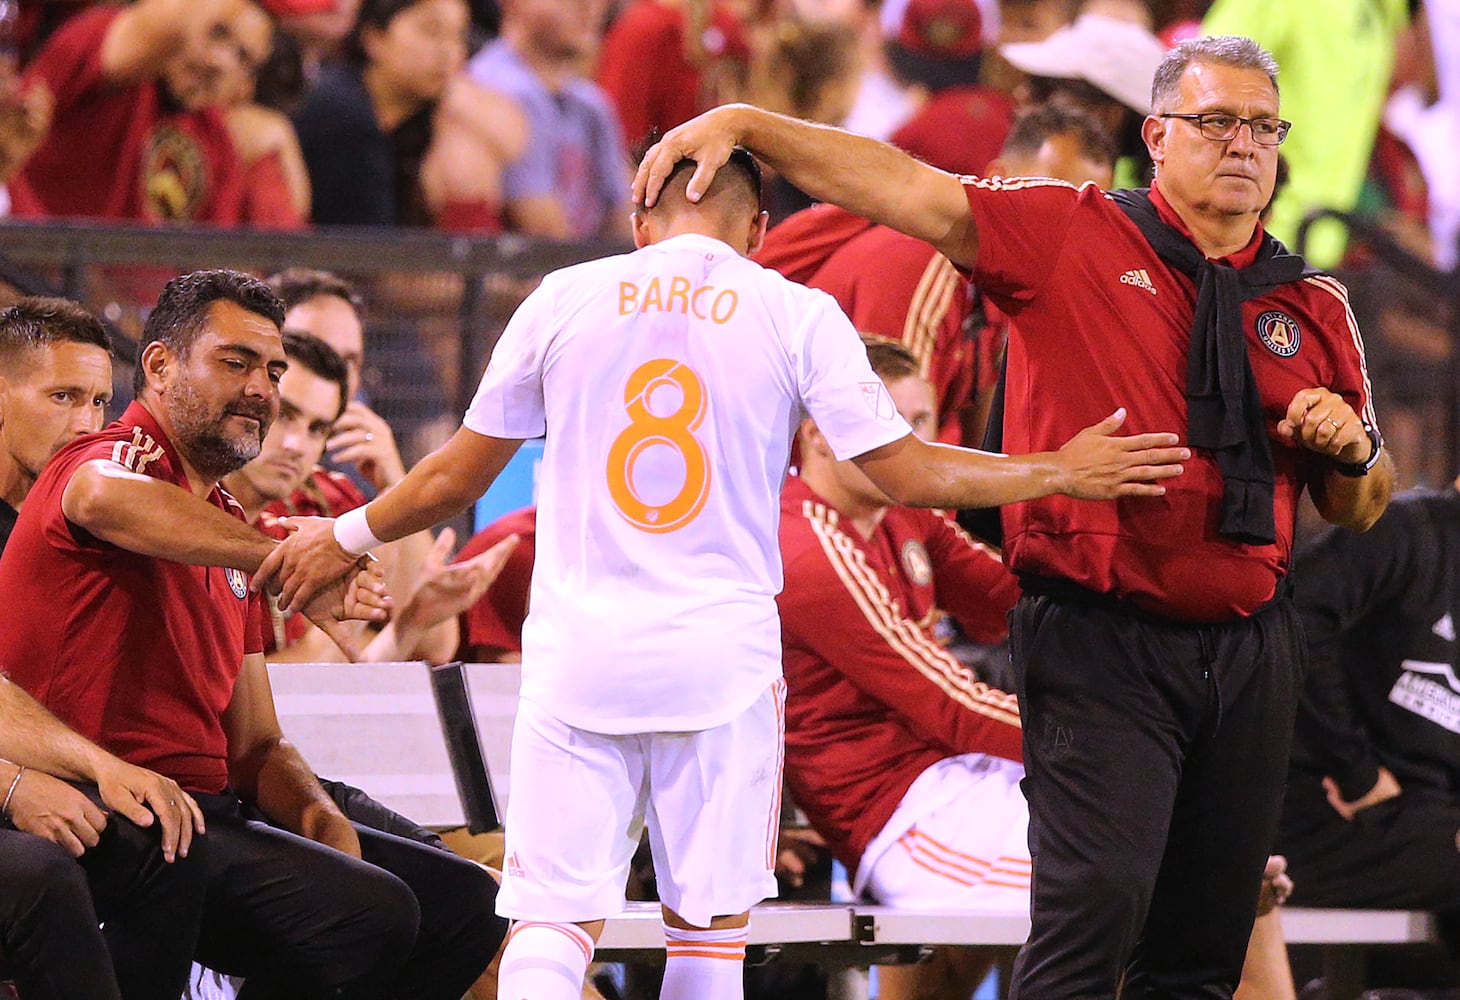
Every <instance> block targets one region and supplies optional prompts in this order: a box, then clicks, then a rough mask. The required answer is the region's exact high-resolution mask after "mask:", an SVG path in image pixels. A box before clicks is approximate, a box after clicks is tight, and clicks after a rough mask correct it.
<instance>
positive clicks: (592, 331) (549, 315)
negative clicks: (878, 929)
mask: <svg viewBox="0 0 1460 1000" xmlns="http://www.w3.org/2000/svg"><path fill="white" fill-rule="evenodd" d="M730 163H731V164H732V166H733V169H730V170H724V169H722V170H721V171H720V172H719V173H718V174H716V176H715V180H714V184H713V185H712V186H711V189H710V191H709V192H708V193H707V194H706V195H705V197H704V198H703V199H701V200H700V201H699V202H698V203H695V204H691V203H690V202H689V201H688V200H687V199H686V198H685V197H684V188H685V184H686V183H687V181H688V179H689V177H690V174H691V173H692V172H693V168H694V164H693V162H692V161H688V160H686V161H684V162H683V163H682V164H680V169H678V170H676V172H675V173H674V175H673V176H672V177H671V179H670V181H669V182H668V184H667V185H666V188H665V190H666V192H667V193H666V194H664V195H661V196H660V198H659V201H658V203H657V204H656V205H655V206H654V208H653V209H649V210H645V209H643V208H642V207H641V208H640V209H639V211H638V212H637V213H636V214H635V217H634V235H635V242H636V244H637V245H638V246H639V248H640V249H638V250H637V251H636V252H634V253H631V254H626V255H623V256H617V257H611V258H607V259H604V260H599V261H594V262H591V263H587V264H581V265H578V266H576V267H570V268H566V269H564V270H562V271H558V272H555V273H553V274H550V275H548V276H547V277H546V278H545V279H543V282H542V285H541V286H540V287H539V288H538V289H537V290H536V291H535V292H533V294H532V295H530V296H529V297H528V299H527V300H526V301H525V302H524V303H523V304H522V306H521V308H520V309H519V310H518V311H517V313H516V315H515V316H513V318H512V321H511V322H510V323H509V324H508V326H507V329H506V331H505V332H504V333H503V335H502V339H501V341H500V342H499V343H498V344H497V347H496V349H495V350H494V351H493V353H492V359H491V363H490V364H489V365H488V367H487V371H486V374H485V375H484V376H483V378H482V383H481V387H480V389H479V390H478V392H477V396H476V398H475V399H474V400H473V402H472V405H471V409H470V410H468V411H467V414H466V417H465V420H464V422H463V427H462V428H461V430H459V431H458V432H457V433H456V435H455V436H454V437H453V438H452V439H451V441H450V442H448V443H447V444H446V445H444V446H443V447H442V448H441V449H440V450H438V451H437V452H435V453H434V454H433V455H431V456H428V457H427V458H426V459H425V460H424V461H422V462H421V463H420V464H419V465H417V466H416V468H415V469H413V470H412V471H411V473H410V474H409V475H408V476H406V478H405V479H404V480H403V481H402V482H401V483H400V484H399V485H397V486H395V487H393V488H392V489H390V490H387V491H386V492H385V493H384V494H382V495H381V496H380V497H379V498H378V499H376V500H375V501H373V502H372V503H370V504H369V505H368V506H366V507H362V508H359V509H358V510H356V511H352V512H351V513H349V514H346V515H345V516H344V517H342V518H340V519H339V520H338V521H333V522H332V521H329V520H323V519H298V520H296V521H295V522H294V526H295V527H297V528H298V531H297V534H295V535H294V536H293V537H291V538H290V539H289V540H288V541H286V542H285V543H284V544H283V545H282V546H281V547H280V548H279V549H278V550H276V557H274V558H271V560H270V562H269V563H268V564H266V565H265V566H264V567H262V568H261V569H260V572H259V575H258V577H257V582H258V583H260V584H262V583H264V582H265V581H268V580H270V579H271V578H272V577H274V576H277V577H278V578H279V579H280V581H281V582H282V585H283V592H282V598H281V599H282V601H283V604H284V605H285V606H286V607H292V606H293V605H295V604H297V603H299V602H300V601H301V600H303V599H307V597H308V595H309V593H310V592H312V590H313V589H314V588H315V587H316V586H318V585H319V584H320V583H321V582H322V581H324V580H326V579H330V578H333V577H335V576H338V575H340V574H341V573H343V572H344V571H345V569H346V568H348V566H350V565H352V564H353V560H354V559H355V558H356V557H355V556H354V555H351V554H350V553H363V552H365V551H366V550H367V549H370V548H372V547H374V546H376V545H379V544H381V543H382V542H383V541H384V540H387V539H392V538H398V537H401V536H403V535H406V534H409V533H411V532H414V531H419V530H421V529H423V528H426V527H428V526H430V525H433V524H436V523H438V522H439V521H441V520H442V519H444V518H446V517H450V516H452V515H454V514H456V513H458V512H459V511H461V510H462V509H463V508H465V507H466V506H467V505H468V504H470V503H471V502H472V501H473V500H475V499H476V498H477V497H478V496H480V495H481V494H482V493H483V492H484V491H485V490H486V488H487V486H488V485H490V484H491V482H492V480H493V478H494V477H495V476H496V475H497V473H498V472H499V471H500V470H501V469H502V467H503V465H505V464H506V462H507V460H508V459H509V458H510V457H511V456H512V454H513V452H514V451H515V449H516V448H517V446H518V444H519V443H520V441H521V440H523V439H526V438H532V437H536V436H538V435H541V434H544V433H546V435H547V446H546V451H545V453H544V456H543V468H542V474H541V480H540V481H541V494H540V499H539V504H538V539H537V544H538V549H537V563H536V567H535V570H534V573H533V579H532V596H531V612H530V614H529V616H528V619H527V622H526V624H525V626H524V630H523V655H522V661H523V662H522V678H523V679H522V692H521V697H522V705H521V708H520V710H519V712H518V716H517V726H516V730H515V732H514V735H513V745H512V789H513V795H512V797H511V799H510V802H509V807H508V814H507V838H508V839H507V861H506V865H505V868H506V872H505V877H504V882H503V888H502V893H501V895H500V896H499V897H498V908H499V911H500V912H501V913H503V914H504V915H507V916H509V917H511V918H513V919H514V920H515V921H516V924H515V926H514V929H513V932H512V935H511V937H510V938H509V941H508V944H507V948H506V952H505V953H504V955H503V958H502V965H501V979H500V984H499V987H498V994H499V996H501V997H502V998H503V1000H525V998H531V1000H571V998H576V997H577V996H578V995H579V990H580V988H581V985H582V980H583V975H584V971H585V969H586V966H587V964H588V961H589V959H590V958H591V956H592V952H593V947H594V942H595V941H596V939H597V936H598V933H599V932H600V930H601V929H602V922H603V919H604V918H605V917H608V916H611V915H613V914H614V913H617V912H619V911H620V910H621V909H622V907H623V886H624V880H625V876H626V874H627V871H628V866H629V861H630V857H631V856H632V854H633V851H634V848H635V845H636V844H637V843H638V840H639V835H640V832H641V830H642V829H643V827H644V826H645V825H646V823H647V826H648V830H649V837H650V843H651V846H652V848H653V853H654V863H655V866H656V870H657V872H658V876H659V878H658V882H659V889H660V896H661V899H662V900H663V904H664V922H665V935H666V941H667V957H668V961H667V964H666V967H665V977H664V988H663V993H662V996H664V997H666V998H670V1000H726V998H731V1000H733V998H736V997H740V996H741V962H740V959H741V958H742V957H743V956H744V952H745V941H746V934H747V930H746V928H747V922H748V910H749V909H750V907H751V906H752V905H754V904H755V903H756V902H758V901H759V900H761V899H762V898H764V897H765V896H766V895H767V894H769V893H772V892H773V891H774V888H775V880H774V878H773V877H772V873H771V872H772V866H773V864H774V860H775V853H776V852H775V847H776V845H775V837H776V832H777V825H778V805H779V804H778V801H777V799H778V796H779V792H780V784H781V781H780V762H781V736H782V708H783V687H782V685H783V682H782V680H781V666H780V645H779V642H780V636H779V631H780V630H779V621H778V618H777V614H776V605H775V595H776V593H777V592H778V591H779V590H780V588H781V564H780V556H779V552H778V548H777V538H776V531H777V522H778V511H779V495H780V489H781V484H782V482H783V480H784V478H785V474H786V467H787V464H788V460H789V456H790V448H791V441H792V438H793V436H794V434H795V432H796V428H797V426H798V425H799V423H800V421H801V419H802V418H803V417H804V416H807V415H809V416H810V417H811V418H813V419H814V420H815V421H816V424H817V426H818V427H819V428H820V429H821V431H822V434H823V435H824V436H825V437H826V439H827V441H828V442H829V443H830V445H831V447H832V449H833V450H834V451H835V453H836V455H837V457H838V458H853V459H855V460H856V461H857V462H858V463H859V464H860V466H861V467H862V469H863V470H864V471H865V472H866V473H867V474H868V475H869V476H870V477H871V479H872V481H873V482H875V483H876V484H877V485H878V487H879V488H881V489H883V490H885V491H886V492H887V493H888V494H889V496H890V497H891V498H892V499H894V500H895V501H897V502H900V503H908V504H914V505H924V506H937V507H972V506H994V505H998V504H1003V503H1011V502H1015V501H1019V500H1024V499H1028V498H1033V497H1039V496H1045V495H1048V494H1050V493H1055V492H1063V493H1068V494H1070V495H1072V496H1078V497H1085V498H1088V499H1111V498H1115V497H1131V496H1155V495H1160V494H1161V493H1162V492H1163V491H1164V490H1163V487H1162V486H1161V485H1160V480H1163V479H1166V478H1169V477H1172V476H1175V475H1178V474H1180V472H1181V466H1180V464H1179V463H1180V462H1181V461H1183V460H1184V459H1186V458H1187V457H1189V455H1188V452H1187V451H1186V450H1185V449H1183V448H1178V447H1176V446H1175V445H1176V443H1177V438H1176V435H1174V434H1165V433H1146V434H1138V435H1132V436H1126V437H1117V436H1114V432H1115V431H1116V430H1117V429H1118V428H1119V427H1120V425H1121V423H1122V421H1123V419H1124V411H1117V412H1116V413H1115V414H1112V415H1111V416H1110V417H1109V418H1107V419H1106V420H1104V421H1102V422H1101V423H1099V424H1096V425H1094V426H1093V427H1090V428H1087V429H1086V430H1084V431H1082V432H1081V433H1080V434H1078V435H1076V436H1075V437H1074V438H1072V439H1071V440H1070V442H1069V443H1067V444H1066V445H1065V446H1064V447H1063V448H1061V449H1060V450H1059V451H1057V452H1046V453H1043V454H1038V455H1028V456H1020V457H1010V456H1003V455H989V454H984V453H980V452H974V451H967V450H963V449H959V448H952V447H947V446H941V445H930V444H926V443H924V442H922V441H920V440H919V439H918V438H916V437H914V436H913V435H912V433H911V431H910V430H909V428H908V426H907V424H906V423H905V422H904V421H903V419H902V417H901V416H899V415H898V412H897V409H896V407H895V406H894V405H893V403H892V401H891V399H890V398H889V397H888V395H887V392H886V390H885V388H884V387H883V384H882V381H881V379H879V378H878V377H877V376H876V375H875V374H873V373H872V370H871V368H870V367H869V365H868V363H867V355H866V351H865V349H864V348H863V346H862V343H861V341H860V340H859V338H858V336H857V333H856V331H855V330H854V329H853V328H852V326H851V324H850V323H849V322H848V321H847V319H846V317H845V316H844V315H843V314H842V313H841V312H840V311H839V310H838V309H837V307H836V306H835V304H834V303H833V301H832V299H831V297H830V296H828V295H825V294H824V293H821V292H814V291H811V290H809V289H806V288H804V287H802V286H800V285H796V284H793V283H791V282H789V281H787V280H785V279H784V278H782V277H780V276H779V275H778V274H776V273H774V272H772V271H768V270H765V269H763V268H761V267H760V266H759V265H757V264H754V263H752V262H751V261H750V260H748V259H746V255H748V254H750V253H752V252H754V250H755V249H756V248H757V246H758V245H759V243H760V240H761V237H762V236H763V234H764V232H765V224H766V223H765V215H764V214H763V213H762V212H761V211H760V172H759V167H758V165H757V164H756V162H755V160H754V159H753V158H752V157H751V156H750V155H749V154H748V153H746V152H745V151H743V150H739V151H737V152H736V153H735V155H733V156H732V157H731V159H730Z"/></svg>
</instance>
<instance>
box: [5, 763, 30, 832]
mask: <svg viewBox="0 0 1460 1000" xmlns="http://www.w3.org/2000/svg"><path fill="white" fill-rule="evenodd" d="M23 774H25V765H24V764H21V765H20V770H19V771H16V772H15V780H14V781H12V782H11V783H10V791H8V792H6V793H5V801H4V802H0V816H4V817H5V818H6V819H9V818H10V800H11V799H13V798H15V788H16V786H17V785H19V784H20V778H21V775H23Z"/></svg>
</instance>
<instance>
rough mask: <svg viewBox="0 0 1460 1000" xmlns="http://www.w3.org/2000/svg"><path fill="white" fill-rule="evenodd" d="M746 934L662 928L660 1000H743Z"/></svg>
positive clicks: (736, 930) (730, 930)
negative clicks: (662, 978)
mask: <svg viewBox="0 0 1460 1000" xmlns="http://www.w3.org/2000/svg"><path fill="white" fill-rule="evenodd" d="M747 930H748V929H747V928H745V927H727V928H725V929H724V930H718V931H716V930H706V931H686V930H681V929H680V928H678V927H669V926H667V925H666V926H665V928H664V946H665V961H664V988H663V989H662V990H661V991H660V992H659V997H660V1000H743V997H744V996H745V985H744V981H743V979H742V976H743V974H744V971H745V937H746V933H747ZM503 1000H506V997H503Z"/></svg>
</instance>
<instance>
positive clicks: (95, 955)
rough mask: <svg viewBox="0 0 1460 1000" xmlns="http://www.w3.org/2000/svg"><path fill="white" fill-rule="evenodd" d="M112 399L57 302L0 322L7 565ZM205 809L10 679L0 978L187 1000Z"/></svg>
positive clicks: (0, 695) (1, 797) (63, 990)
mask: <svg viewBox="0 0 1460 1000" xmlns="http://www.w3.org/2000/svg"><path fill="white" fill-rule="evenodd" d="M111 392H112V362H111V339H110V337H109V336H108V334H107V330H106V327H105V326H104V325H103V324H102V323H101V322H100V321H99V320H98V319H97V318H96V317H95V316H92V315H91V314H90V313H88V312H87V311H86V310H85V309H82V308H81V307H80V306H78V305H77V304H76V303H74V302H69V301H67V300H65V299H50V298H24V299H21V300H19V301H18V302H16V303H15V304H13V305H12V306H11V307H10V308H8V309H6V310H5V311H4V312H0V552H3V551H4V549H5V545H6V542H7V541H8V540H9V537H10V532H11V530H12V529H13V528H14V525H15V519H16V517H17V516H18V515H17V512H18V510H19V509H21V508H23V507H24V505H25V500H26V497H27V496H29V495H30V491H31V488H32V487H34V486H35V481H36V477H38V476H39V475H40V473H41V470H42V469H43V468H45V466H46V463H47V462H49V461H50V459H51V456H52V455H54V454H55V453H56V452H57V451H59V450H60V449H61V448H62V447H64V446H65V445H67V444H69V443H70V442H72V441H74V440H76V439H77V438H78V437H80V436H81V435H83V434H92V433H95V432H96V431H99V430H100V429H101V425H102V424H103V422H104V421H105V413H106V404H107V402H108V400H110V399H111ZM196 809H197V806H196V804H195V803H194V802H193V800H192V798H191V797H190V796H189V795H188V794H187V793H186V792H184V791H182V790H181V789H180V788H178V786H177V784H176V783H175V782H173V781H172V780H170V779H168V778H164V777H162V776H161V775H159V774H154V773H153V772H151V771H146V770H143V769H142V768H138V767H133V766H132V765H130V764H127V763H124V762H123V761H121V760H119V759H117V758H116V757H114V756H112V755H111V754H109V753H107V752H106V751H104V750H102V749H101V748H100V747H98V746H97V745H96V744H95V743H92V742H91V741H90V740H87V739H85V738H84V737H82V736H80V735H78V734H77V733H75V732H74V731H72V730H70V729H68V728H67V727H66V726H65V725H64V724H63V723H61V722H60V721H59V720H57V719H56V718H55V717H54V716H52V715H51V714H50V713H49V712H47V711H46V710H45V709H44V708H42V707H41V706H40V705H38V704H36V702H35V700H34V699H33V698H31V697H30V696H29V695H27V694H26V693H25V692H24V691H23V690H21V688H19V687H18V686H16V685H15V684H13V683H11V682H10V681H9V679H7V678H6V677H5V676H4V674H3V672H0V980H3V979H7V978H9V979H14V981H15V982H16V984H17V985H18V986H19V988H20V989H21V991H22V992H23V994H24V996H25V997H26V1000H62V998H67V997H85V998H86V1000H176V998H177V996H178V994H179V993H181V992H182V988H183V983H184V981H185V980H186V977H187V970H188V965H189V964H190V963H191V962H192V956H193V942H194V940H195V938H196V925H197V917H198V913H199V912H200V911H201V909H202V905H203V857H202V853H203V848H202V847H201V846H198V848H197V849H196V850H193V849H192V848H193V847H194V846H196V845H194V843H193V841H192V837H193V832H194V829H196V831H197V833H198V834H201V833H202V817H201V815H200V814H198V813H197V812H196ZM195 820H196V821H197V822H198V826H197V827H196V828H195V827H194V826H193V823H194V821H195ZM159 831H160V835H159ZM98 920H103V921H105V927H104V928H100V927H98ZM0 995H5V994H4V990H3V989H0Z"/></svg>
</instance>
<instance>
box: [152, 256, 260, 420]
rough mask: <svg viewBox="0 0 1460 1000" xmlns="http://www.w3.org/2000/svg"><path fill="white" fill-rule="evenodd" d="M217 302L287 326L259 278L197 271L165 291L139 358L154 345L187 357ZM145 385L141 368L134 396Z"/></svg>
mask: <svg viewBox="0 0 1460 1000" xmlns="http://www.w3.org/2000/svg"><path fill="white" fill-rule="evenodd" d="M214 302H232V303H234V304H235V305H237V306H240V307H241V308H243V309H246V310H247V311H248V312H251V313H254V314H255V315H257V316H262V317H264V318H265V319H267V320H268V321H269V322H271V323H273V324H274V326H276V327H283V325H284V303H282V302H280V301H279V297H278V296H277V295H275V294H274V292H273V290H272V289H270V288H269V286H268V285H266V284H264V283H263V282H262V281H260V280H259V279H258V278H255V277H254V276H253V275H251V274H244V273H243V272H242V271H229V270H217V271H194V272H193V273H192V274H184V275H182V276H180V277H177V278H173V279H172V280H171V281H169V282H168V283H167V285H166V286H165V287H164V288H163V289H162V294H161V295H160V296H158V298H157V305H156V306H155V307H153V309H152V312H151V313H149V314H148V316H147V322H146V323H145V324H144V325H143V327H142V338H141V344H140V347H141V349H140V350H139V351H138V355H137V356H138V357H139V358H140V357H141V352H142V351H145V350H146V349H147V348H148V347H150V346H151V345H152V344H154V343H162V344H164V345H166V347H167V348H168V350H170V351H172V353H173V354H175V355H177V356H178V357H180V358H183V357H187V353H188V351H189V350H190V349H191V348H192V346H193V341H195V340H197V339H198V334H200V333H201V332H202V331H203V327H204V326H205V325H206V324H207V321H208V311H209V310H210V309H211V308H212V306H213V303H214ZM146 385H147V370H146V368H145V366H143V365H141V364H138V365H137V370H136V372H135V373H134V374H133V376H132V392H133V393H135V394H136V395H138V396H140V395H141V394H142V390H143V389H144V388H145V387H146Z"/></svg>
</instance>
